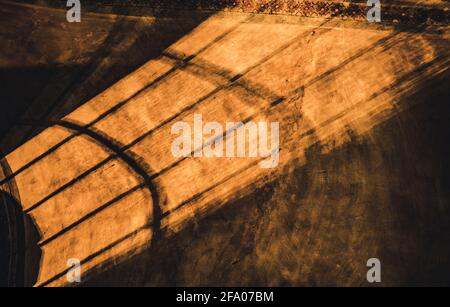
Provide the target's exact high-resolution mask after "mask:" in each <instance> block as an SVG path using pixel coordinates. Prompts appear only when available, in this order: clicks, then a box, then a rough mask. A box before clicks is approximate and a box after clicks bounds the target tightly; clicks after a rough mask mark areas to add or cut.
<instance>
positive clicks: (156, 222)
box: [18, 120, 162, 244]
mask: <svg viewBox="0 0 450 307" xmlns="http://www.w3.org/2000/svg"><path fill="white" fill-rule="evenodd" d="M18 125H23V126H41V127H44V128H48V127H50V126H60V127H63V128H66V129H68V130H71V131H75V132H77V133H79V134H85V135H87V136H89V137H90V138H92V139H93V140H95V141H97V142H98V143H100V144H101V145H103V146H105V147H106V148H108V149H109V150H111V151H112V152H113V153H114V154H115V155H116V156H117V157H119V158H120V159H121V160H122V161H124V162H125V163H126V164H127V165H128V166H129V167H131V169H132V170H133V171H134V172H136V173H137V174H138V175H139V176H141V177H142V178H143V179H144V183H145V185H146V186H147V188H148V190H149V191H150V194H151V197H152V206H153V221H152V225H153V236H152V244H154V243H155V242H156V241H157V240H158V239H159V238H160V235H161V217H162V210H161V206H160V197H159V192H158V188H157V187H156V185H155V184H154V182H153V180H152V177H151V176H150V175H149V174H148V173H147V171H146V170H145V169H144V168H143V167H142V166H141V165H140V164H139V162H137V161H136V159H135V158H133V157H132V156H130V155H128V154H126V153H125V152H124V151H123V150H122V148H121V147H123V146H120V145H116V143H117V141H112V140H111V139H110V138H109V137H108V136H105V135H104V134H103V133H101V132H100V131H96V130H93V129H89V128H87V127H84V126H81V125H79V124H76V123H73V122H69V121H65V120H58V121H48V120H46V121H40V120H26V121H22V122H20V123H18ZM146 167H147V168H148V169H150V168H149V167H148V166H146Z"/></svg>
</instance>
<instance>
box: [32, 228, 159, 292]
mask: <svg viewBox="0 0 450 307" xmlns="http://www.w3.org/2000/svg"><path fill="white" fill-rule="evenodd" d="M152 227H153V225H152V223H147V224H145V225H143V226H141V227H139V228H137V229H136V230H134V231H132V232H130V233H128V234H126V235H125V236H123V237H121V238H119V239H118V240H116V241H114V242H113V243H111V244H109V245H108V246H105V247H104V248H102V249H100V250H98V251H96V252H95V253H93V254H91V255H89V256H87V257H86V258H84V259H83V260H81V261H80V264H81V265H83V264H86V263H88V262H90V261H91V260H93V259H94V258H96V257H97V256H100V255H101V254H103V253H105V252H107V251H109V250H111V249H112V248H114V247H115V246H117V245H119V244H120V243H122V242H125V241H126V240H127V239H130V238H132V237H133V236H135V235H137V234H138V233H140V232H141V231H143V230H145V229H150V228H152ZM70 269H71V268H67V269H65V270H64V271H62V272H61V273H58V274H56V275H55V276H53V277H51V278H50V279H48V280H46V281H44V282H42V283H40V284H39V285H37V287H45V286H47V285H48V284H50V283H52V282H53V281H56V280H58V279H59V278H61V277H63V276H64V275H66V274H67V272H69V270H70Z"/></svg>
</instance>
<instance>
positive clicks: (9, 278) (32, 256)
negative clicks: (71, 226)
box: [0, 191, 42, 287]
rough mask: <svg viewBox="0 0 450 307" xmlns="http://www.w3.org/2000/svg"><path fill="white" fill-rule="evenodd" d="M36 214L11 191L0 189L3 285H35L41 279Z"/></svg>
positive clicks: (0, 255) (0, 246)
mask: <svg viewBox="0 0 450 307" xmlns="http://www.w3.org/2000/svg"><path fill="white" fill-rule="evenodd" d="M38 241H39V231H38V230H37V228H36V227H35V225H34V222H33V220H32V218H31V217H30V216H29V215H28V214H25V213H23V211H22V208H21V206H20V205H19V204H18V203H17V201H16V200H15V199H14V198H13V197H12V196H11V195H10V194H9V193H6V192H3V191H0V286H1V287H23V286H32V285H34V283H35V282H36V280H37V277H38V273H39V264H40V258H41V253H42V252H41V250H40V248H39V247H38V245H37V243H38Z"/></svg>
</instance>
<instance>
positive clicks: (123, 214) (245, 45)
mask: <svg viewBox="0 0 450 307" xmlns="http://www.w3.org/2000/svg"><path fill="white" fill-rule="evenodd" d="M33 2H35V1H33ZM137 2H138V1H137ZM137 2H135V3H134V4H136V3H137ZM150 2H152V3H153V1H150ZM0 3H1V2H0ZM36 3H37V5H36ZM36 3H35V4H34V5H23V4H20V5H18V4H15V3H11V2H4V3H2V4H1V6H0V14H1V16H2V18H0V25H1V27H0V29H1V30H0V39H1V41H2V42H3V45H4V46H5V48H2V50H1V51H0V69H1V74H0V76H1V79H2V80H4V82H2V84H6V85H7V86H5V92H4V95H2V108H3V109H5V112H2V116H3V119H2V121H1V122H2V126H1V131H2V133H3V138H2V151H3V152H4V153H5V159H4V161H5V163H7V164H8V167H9V168H10V170H9V172H5V171H3V173H4V175H3V177H4V179H3V180H2V181H1V185H2V186H3V187H2V190H5V191H8V192H9V193H11V194H14V193H15V195H14V196H15V197H16V199H17V200H18V201H19V202H20V205H21V206H22V208H23V210H24V211H25V212H26V213H27V214H28V215H30V216H31V217H32V220H33V222H34V224H35V226H36V227H37V229H38V230H39V236H40V238H39V240H38V241H39V242H38V244H37V246H38V248H39V249H40V254H39V255H38V256H34V257H35V258H36V257H38V258H39V259H38V260H39V261H38V263H39V265H38V270H37V271H38V273H37V274H36V276H29V277H28V283H29V284H33V285H37V286H39V285H41V286H42V285H65V284H66V279H65V273H66V271H67V265H66V262H67V259H68V258H79V259H81V260H82V263H83V270H84V271H85V272H86V279H85V280H84V284H83V285H127V286H140V285H152V286H159V285H165V286H175V285H180V286H181V285H184V286H296V285H305V286H316V285H319V286H335V285H338V286H347V285H357V286H359V285H362V286H368V285H369V284H368V283H367V281H366V272H367V267H366V262H367V259H369V258H374V257H375V258H379V259H380V260H381V262H382V268H383V271H382V272H383V273H382V274H383V275H382V276H383V282H382V283H381V285H443V284H449V283H450V279H449V276H450V263H449V260H450V245H449V243H450V242H449V241H450V232H449V230H450V229H449V228H450V207H449V206H450V203H449V197H450V195H449V183H450V178H449V175H448V174H449V171H450V165H449V160H448V156H449V153H450V147H449V145H448V141H447V140H448V139H449V136H450V129H449V126H448V120H449V114H450V113H449V109H448V108H449V107H448V104H447V101H449V99H448V98H449V87H448V84H449V83H448V82H449V72H448V68H449V65H448V55H449V51H448V50H449V37H448V34H449V32H448V24H447V23H446V21H447V20H448V13H445V12H448V10H446V9H445V7H446V3H445V2H442V1H434V2H433V1H427V2H426V3H422V4H420V5H417V4H412V3H411V2H408V1H403V2H398V1H397V2H394V1H392V5H393V6H394V9H392V10H391V11H390V12H391V14H392V15H388V16H391V17H392V18H391V20H388V21H386V22H383V23H381V24H369V23H367V22H366V21H365V20H364V18H362V17H361V16H363V15H360V16H359V17H358V16H355V17H352V16H351V15H346V14H343V15H342V14H341V16H339V14H334V15H332V16H331V15H329V14H328V13H327V11H325V12H324V13H323V14H318V15H317V16H315V17H311V16H305V14H298V13H293V12H294V11H289V12H290V13H289V12H283V11H280V12H269V13H270V14H269V13H268V12H266V11H261V12H258V13H255V12H254V7H252V5H253V6H255V5H256V4H255V3H256V2H254V1H249V2H248V3H247V4H248V5H249V7H251V9H252V12H253V13H249V12H247V11H245V10H244V11H243V12H242V10H241V11H240V12H238V11H236V10H237V9H236V8H233V6H231V7H230V6H228V5H227V4H226V3H225V4H223V5H222V6H221V7H218V8H215V9H214V10H213V9H212V8H209V9H201V10H200V11H199V10H190V8H189V7H187V8H183V10H182V11H181V12H177V13H176V14H174V13H173V10H170V8H169V9H167V11H165V10H162V9H161V8H160V7H158V11H157V12H156V11H155V7H154V6H153V7H151V6H149V5H147V6H144V8H142V9H141V7H140V6H139V7H138V8H137V9H136V6H135V5H134V6H129V7H125V8H123V7H119V8H118V7H117V6H111V7H110V8H107V9H105V8H104V7H102V8H99V7H96V8H92V11H93V12H89V13H84V14H83V22H81V23H80V24H68V23H67V22H66V21H65V11H64V10H62V9H60V8H58V7H51V8H50V7H47V6H45V7H44V6H42V5H43V4H44V1H38V2H36ZM175 3H176V2H175ZM238 3H241V2H239V1H238ZM242 3H243V2H242ZM317 3H318V2H317ZM333 3H334V5H343V6H345V7H348V6H349V5H347V4H342V3H341V2H339V1H335V2H333ZM94 4H95V3H94ZM94 4H93V5H92V6H95V5H94ZM390 4H391V3H390ZM330 5H331V4H328V6H326V5H325V6H324V7H330ZM395 5H406V6H409V7H413V8H410V11H409V12H416V11H421V12H427V14H429V15H426V16H427V18H423V16H422V15H421V16H422V17H420V18H419V17H417V16H416V15H414V14H413V15H408V14H406V15H408V16H410V17H408V18H406V17H403V19H402V18H401V16H402V15H401V14H400V15H398V16H397V15H396V14H397V13H396V12H397V11H396V6H395ZM149 7H150V10H149ZM238 7H239V6H238ZM242 7H244V6H241V8H242ZM111 8H112V9H111ZM313 8H314V9H315V8H317V7H313ZM265 9H267V8H265ZM105 10H106V11H105ZM223 11H226V12H223ZM135 12H140V14H135ZM168 12H169V13H168ZM297 12H298V11H297ZM339 12H340V11H339V10H338V11H337V13H339ZM436 12H438V13H436ZM443 12H444V13H443ZM112 13H114V14H112ZM119 13H120V14H119ZM263 13H264V14H263ZM266 13H268V14H266ZM288 13H289V14H288ZM411 16H412V17H411ZM397 18H398V19H397ZM11 101H14V103H13V104H12V103H11ZM195 113H197V114H198V113H201V114H202V115H203V119H204V121H218V122H220V123H225V122H226V121H246V120H248V119H249V120H252V121H260V120H264V121H277V122H279V123H280V138H281V140H280V142H281V143H280V144H281V152H280V163H279V165H278V167H276V168H274V169H269V170H266V169H262V168H260V167H258V165H257V164H256V162H258V160H257V159H254V158H240V159H227V158H205V157H203V158H198V159H194V158H192V159H183V160H179V159H176V158H175V157H173V156H172V155H171V154H170V148H171V147H170V146H171V142H172V141H173V135H172V134H171V125H172V124H173V123H174V122H176V121H180V120H183V121H186V122H192V120H193V116H194V114H195ZM254 141H255V140H248V143H249V144H250V143H252V142H254ZM30 248H31V247H30ZM33 255H36V254H33ZM35 260H36V259H34V260H33V263H35ZM29 266H31V265H29Z"/></svg>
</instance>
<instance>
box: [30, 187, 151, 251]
mask: <svg viewBox="0 0 450 307" xmlns="http://www.w3.org/2000/svg"><path fill="white" fill-rule="evenodd" d="M145 186H146V185H145V183H141V184H138V185H136V186H134V187H133V188H131V189H129V190H128V191H125V192H123V193H121V194H120V195H118V196H116V197H114V198H113V199H111V200H110V201H108V202H106V203H104V204H103V205H101V206H99V207H98V208H96V209H95V210H93V211H91V212H89V213H88V214H86V215H85V216H83V217H82V218H80V219H79V220H78V221H76V222H74V223H72V224H70V225H69V226H67V227H65V228H64V229H62V230H60V231H58V232H57V233H55V234H54V235H52V236H50V237H48V238H47V239H45V240H43V241H41V242H39V244H38V246H39V247H43V246H44V245H47V244H48V243H50V242H52V241H53V240H55V239H57V238H58V237H60V236H62V235H64V234H66V233H67V232H69V231H70V230H72V229H73V228H75V227H76V226H78V225H80V224H82V223H83V222H84V221H87V220H88V219H90V218H92V217H94V216H95V215H97V214H98V213H100V212H101V211H103V210H104V209H107V208H108V207H110V206H112V205H113V204H115V203H117V202H119V201H120V200H122V199H124V198H125V197H127V196H128V195H130V194H132V193H134V192H136V191H138V190H140V189H142V188H144V187H145Z"/></svg>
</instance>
